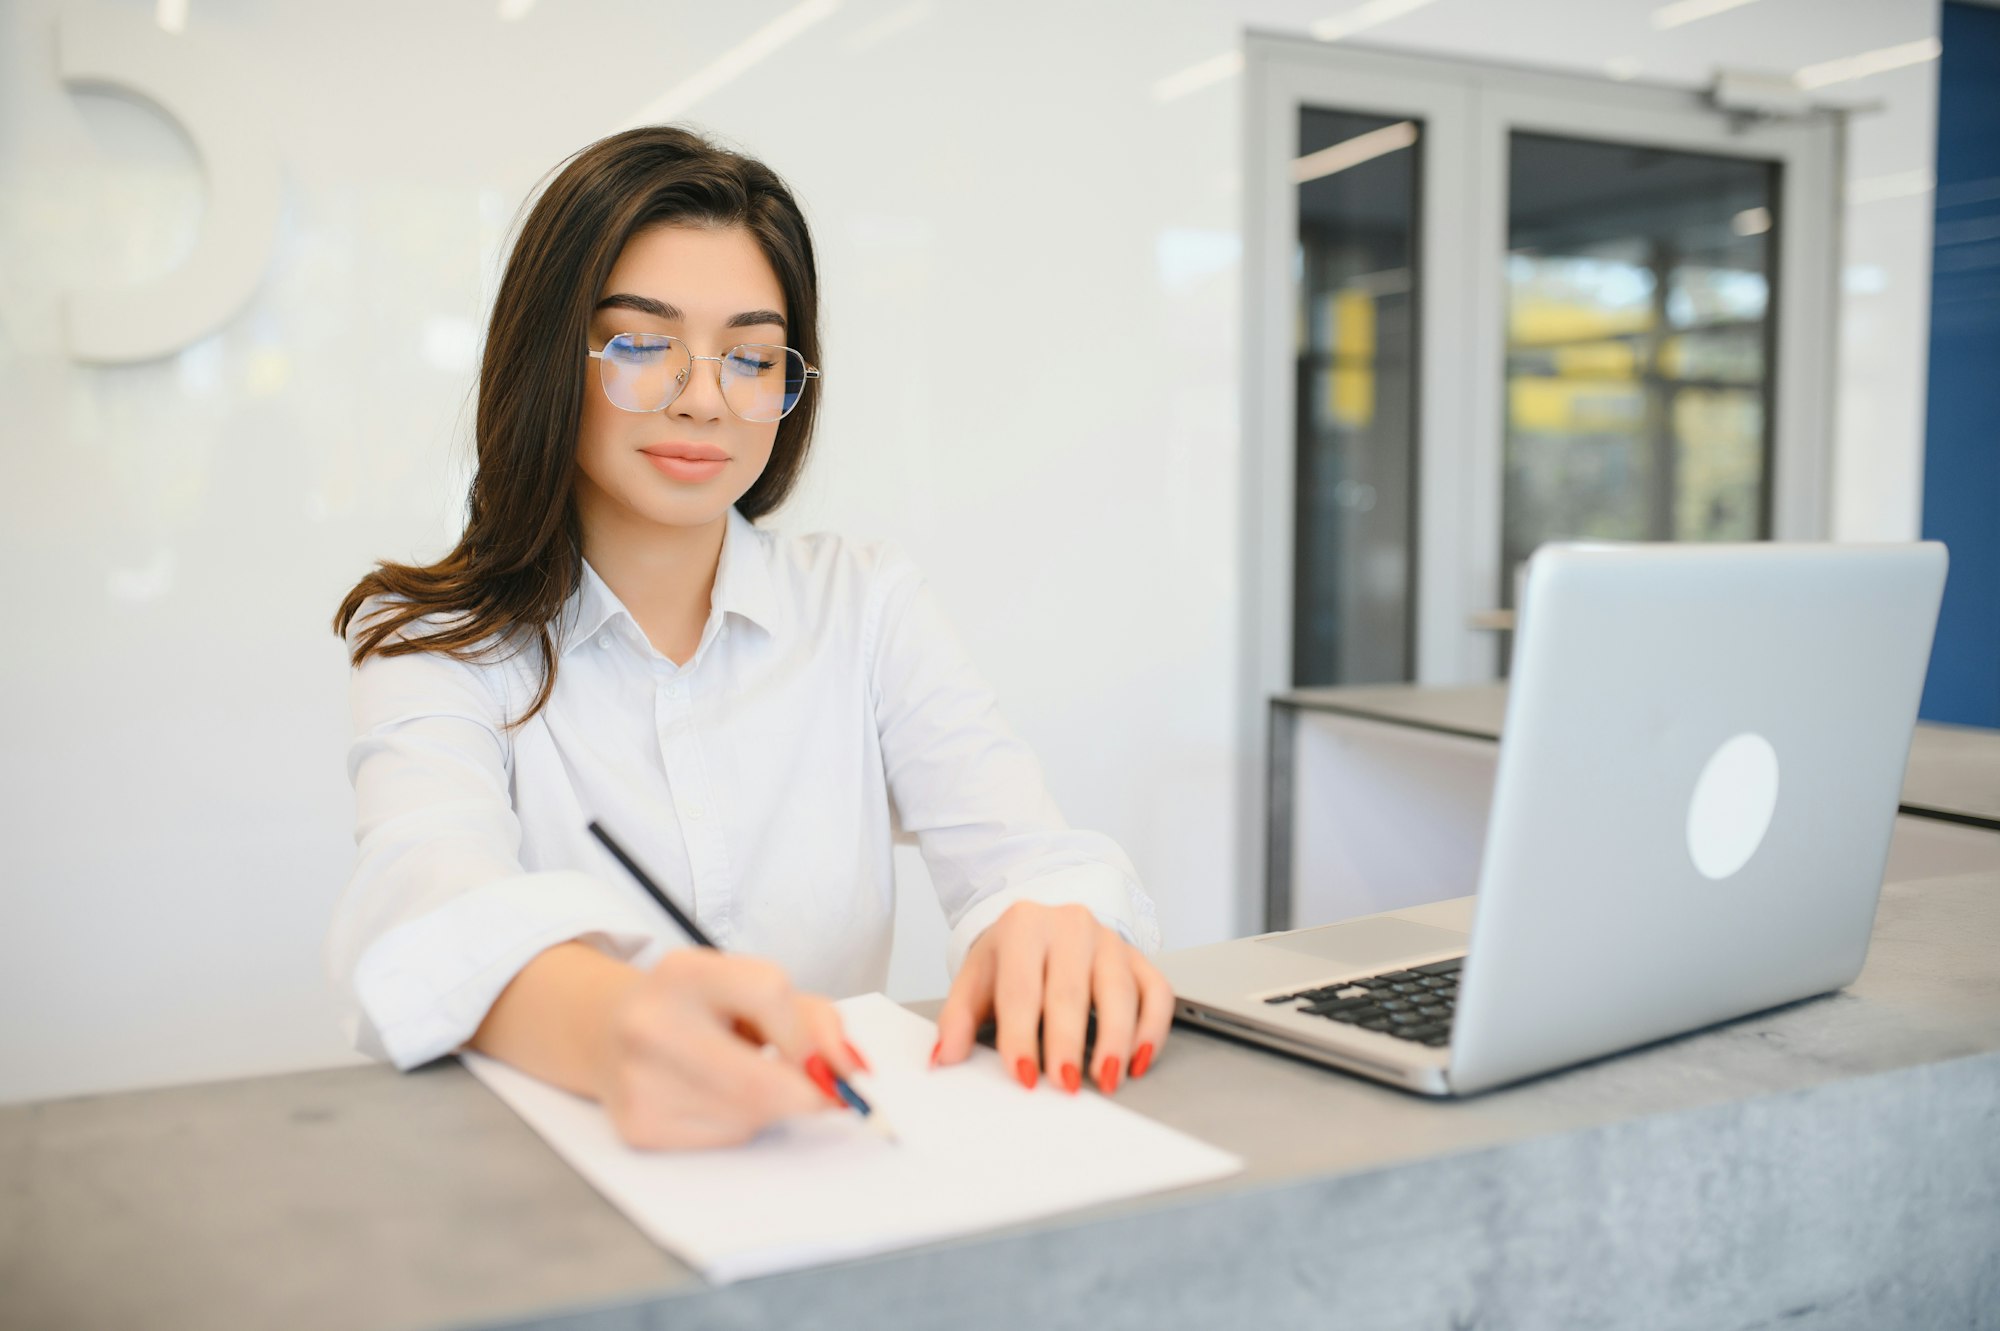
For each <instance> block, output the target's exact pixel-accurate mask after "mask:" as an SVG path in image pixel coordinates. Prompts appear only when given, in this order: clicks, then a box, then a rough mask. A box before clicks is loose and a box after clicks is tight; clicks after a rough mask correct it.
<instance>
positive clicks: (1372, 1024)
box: [1356, 1017, 1389, 1031]
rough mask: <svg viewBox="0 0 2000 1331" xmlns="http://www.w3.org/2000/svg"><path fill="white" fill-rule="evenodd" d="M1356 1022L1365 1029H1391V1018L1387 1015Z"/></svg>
mask: <svg viewBox="0 0 2000 1331" xmlns="http://www.w3.org/2000/svg"><path fill="white" fill-rule="evenodd" d="M1356 1024H1357V1025H1359V1026H1360V1027H1361V1028H1362V1029H1363V1030H1369V1031H1386V1030H1388V1029H1389V1019H1388V1018H1387V1017H1370V1018H1368V1019H1367V1020H1366V1021H1362V1022H1358V1023H1356Z"/></svg>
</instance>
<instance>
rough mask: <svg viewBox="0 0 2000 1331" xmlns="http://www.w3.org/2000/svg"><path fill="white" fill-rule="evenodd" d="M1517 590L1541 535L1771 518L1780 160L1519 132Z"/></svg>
mask: <svg viewBox="0 0 2000 1331" xmlns="http://www.w3.org/2000/svg"><path fill="white" fill-rule="evenodd" d="M1508 168H1509V170H1508V218H1507V221H1508V242H1507V248H1508V254H1507V265H1506V299H1507V306H1506V309H1507V314H1506V394H1505V405H1504V411H1505V416H1506V420H1505V432H1504V444H1503V456H1504V469H1503V477H1502V486H1503V497H1502V511H1501V531H1502V543H1503V550H1502V560H1501V565H1500V567H1501V570H1502V573H1503V585H1502V586H1501V587H1500V588H1499V589H1498V590H1499V593H1500V596H1501V597H1502V599H1503V603H1504V604H1506V605H1509V606H1511V605H1512V604H1513V597H1514V591H1515V574H1516V571H1517V570H1518V568H1519V565H1520V563H1521V562H1522V561H1523V560H1525V559H1526V558H1527V557H1528V555H1529V554H1530V553H1532V552H1533V550H1534V548H1535V546H1537V545H1538V544H1540V543H1541V542H1543V541H1545V540H1551V539H1573V538H1596V539H1605V540H1649V541H1669V540H1671V541H1723V540H1755V539H1760V538H1763V537H1766V536H1768V535H1769V534H1770V529H1771V520H1770V508H1771V475H1770V471H1771V467H1770V458H1771V438H1772V411H1771V402H1772V374H1771V362H1772V356H1771V347H1772V340H1771V339H1772V335H1773V321H1772V318H1771V310H1772V309H1773V308H1774V293H1773V291H1772V282H1773V276H1772V275H1773V273H1774V272H1775V271H1776V262H1775V258H1776V256H1775V254H1774V250H1775V246H1774V244H1773V243H1772V242H1773V241H1774V239H1775V237H1776V235H1777V231H1776V229H1775V225H1776V218H1775V216H1774V211H1775V209H1776V207H1777V199H1778V194H1779V191H1778V172H1779V167H1778V165H1777V164H1776V163H1773V162H1765V161H1757V160H1752V159H1746V158H1739V157H1723V156H1713V155H1707V154H1702V153H1693V152H1681V151H1675V150H1670V149H1664V148H1657V147H1640V146H1633V145H1629V144H1617V143H1605V142H1597V141H1592V140H1585V139H1573V138H1562V137H1557V136H1553V135H1547V134H1532V133H1522V132H1515V133H1513V134H1512V135H1511V136H1510V155H1509V163H1508Z"/></svg>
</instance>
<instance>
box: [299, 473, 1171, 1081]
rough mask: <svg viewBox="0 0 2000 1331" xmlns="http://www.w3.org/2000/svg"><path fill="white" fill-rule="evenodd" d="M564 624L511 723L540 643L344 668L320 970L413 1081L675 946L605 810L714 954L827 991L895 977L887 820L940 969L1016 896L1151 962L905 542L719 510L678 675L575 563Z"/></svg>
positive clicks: (1095, 848) (1139, 914) (1106, 859)
mask: <svg viewBox="0 0 2000 1331" xmlns="http://www.w3.org/2000/svg"><path fill="white" fill-rule="evenodd" d="M372 608H374V607H372V606H367V607H364V608H363V611H362V615H361V616H357V619H356V623H357V626H358V625H360V624H362V623H365V620H366V616H367V615H368V613H369V611H370V610H371V609H372ZM551 630H552V633H553V635H554V640H555V643H556V648H557V651H558V653H559V657H558V667H559V668H558V670H557V673H556V684H555V689H554V692H553V694H552V695H551V696H550V698H549V701H548V704H547V705H546V706H545V707H543V709H542V710H541V711H540V712H539V713H537V714H536V715H535V717H534V718H533V719H532V720H530V721H528V722H527V723H526V724H525V725H522V726H519V727H517V728H515V729H512V730H510V729H508V728H507V723H508V722H509V721H511V720H513V719H515V718H518V717H519V716H520V715H521V714H522V713H523V712H525V711H526V710H527V708H528V705H529V704H530V702H531V701H532V700H533V698H534V696H535V690H536V688H537V687H538V685H539V682H540V675H539V669H538V667H539V665H540V654H539V652H538V651H536V650H535V649H534V648H533V647H530V648H529V650H527V651H526V652H522V653H519V654H517V655H515V656H513V657H512V658H511V659H494V660H491V661H487V662H482V663H477V664H474V663H468V662H463V661H458V660H454V659H452V658H451V657H448V656H445V655H442V654H439V653H433V652H420V653H414V654H411V655H407V656H394V657H383V656H374V657H371V658H369V660H368V661H366V662H365V663H363V664H362V665H361V666H360V667H359V668H357V669H356V670H355V671H354V672H353V675H352V688H351V694H352V702H353V708H354V729H355V738H354V741H353V743H352V745H351V746H350V747H349V749H348V764H347V765H348V774H349V777H350V778H351V779H352V781H353V783H354V795H355V805H356V824H357V826H356V833H355V839H356V842H357V845H358V848H359V853H358V856H357V859H356V863H355V867H354V873H353V876H352V877H351V878H350V879H349V881H348V884H347V888H346V890H345V892H344V893H343V894H342V896H341V898H340V902H339V905H338V906H337V908H336V909H335V912H334V918H333V923H332V928H331V930H330V934H329V937H328V941H327V964H328V969H329V973H330V974H331V976H332V978H333V980H334V983H335V985H336V988H337V989H338V991H339V992H340V993H341V994H342V995H343V997H344V998H345V999H346V1000H347V1002H346V1007H347V1015H346V1019H345V1021H346V1026H347V1030H348V1034H349V1037H350V1038H351V1039H353V1040H354V1041H355V1043H356V1045H357V1047H359V1048H360V1049H362V1050H363V1051H364V1052H367V1053H370V1054H372V1055H374V1056H375V1057H378V1058H384V1059H387V1060H389V1061H391V1062H393V1063H394V1064H396V1066H398V1067H401V1068H409V1067H414V1066H416V1065H418V1064H420V1063H424V1062H427V1061H429V1060H430V1059H433V1058H436V1057H438V1056H440V1055H443V1054H446V1053H449V1052H451V1051H452V1050H454V1049H456V1048H458V1047H459V1046H460V1045H462V1044H463V1043H464V1042H465V1041H466V1040H467V1039H468V1038H469V1037H470V1036H471V1035H472V1033H473V1032H474V1031H475V1030H476V1029H477V1028H478V1026H479V1023H480V1021H481V1020H482V1019H483V1018H484V1017H485V1015H486V1011H487V1009H488V1008H489V1007H490V1006H491V1005H492V1003H493V1000H494V999H495V998H496V997H498V996H499V994H500V991H501V990H502V989H504V988H505V987H506V986H507V984H508V982H509V981H510V980H512V979H513V977H514V976H515V974H517V973H518V972H519V971H520V969H521V968H522V967H523V966H525V965H526V964H527V963H528V962H529V961H530V960H531V959H533V958H534V957H535V956H536V955H537V954H538V953H540V952H542V951H543V950H544V949H546V948H549V947H551V946H553V945H555V944H557V943H560V942H563V941H566V940H569V939H578V938H580V939H584V940H585V941H588V942H590V943H592V944H594V945H596V946H598V947H600V948H602V949H603V950H605V951H607V952H609V953H611V954H612V955H614V956H618V957H620V958H623V959H626V960H629V961H631V962H633V963H634V964H635V965H639V966H647V965H650V964H651V963H652V962H653V961H655V960H657V959H658V957H659V956H660V955H661V954H663V953H664V952H665V951H666V950H667V949H668V948H671V947H679V946H685V945H687V940H686V939H684V938H683V937H682V936H681V935H680V932H679V930H678V929H677V928H675V926H674V925H673V924H672V923H671V922H670V921H669V920H668V919H667V917H666V916H665V914H664V913H663V912H662V911H661V910H660V909H659V907H658V905H657V904H655V903H654V902H653V901H652V899H651V898H650V897H648V896H647V895H646V894H645V891H644V889H642V888H640V887H639V886H638V885H637V884H635V883H634V882H632V881H631V879H630V877H629V876H628V875H627V874H626V873H625V871H624V870H623V869H622V868H621V867H620V866H619V865H618V863H617V862H616V861H615V860H613V859H612V858H611V856H610V855H609V854H608V853H607V852H606V851H605V850H604V848H603V847H601V846H600V845H598V843H597V842H596V840H595V839H594V838H592V837H591V836H590V834H589V832H588V831H587V830H586V823H587V822H588V821H589V820H590V819H591V818H596V819H598V820H599V821H601V822H602V823H603V824H604V825H605V827H606V828H607V829H608V830H609V831H610V832H611V833H612V834H613V835H614V836H616V837H617V838H618V839H619V841H620V843H621V844H623V845H624V846H625V848H626V850H627V851H628V852H629V853H630V854H631V855H632V856H633V857H634V858H635V859H636V860H637V861H638V862H639V863H640V864H641V865H643V866H645V868H646V869H647V871H648V872H649V873H650V874H651V875H652V877H653V879H654V881H655V882H657V883H659V884H660V885H661V886H662V887H663V888H665V889H666V891H667V892H668V894H669V895H670V896H672V897H673V898H674V900H675V901H676V903H677V904H678V905H680V907H681V908H682V909H683V910H685V911H688V912H689V913H690V914H692V915H693V916H694V918H695V920H696V922H697V923H699V924H700V925H701V927H702V928H703V929H704V930H705V931H707V933H708V934H709V935H710V937H712V938H713V939H714V940H715V941H716V943H717V944H718V945H720V946H721V947H722V948H724V949H726V950H728V951H732V952H746V953H754V954H757V955H759V956H763V957H768V958H770V959H772V960H775V961H777V962H778V963H780V964H781V965H783V966H784V967H785V969H786V970H787V971H788V972H789V973H790V975H791V976H792V978H793V981H794V983H796V984H797V985H798V986H799V987H800V988H802V989H807V990H811V991H814V992H818V993H823V994H827V995H830V996H833V997H840V996H844V995H848V994H855V993H865V992H869V991H871V990H877V989H880V988H881V987H882V986H883V983H884V982H885V979H886V977H887V974H888V965H889V943H890V938H891V934H892V931H893V925H894V918H895V889H894V880H893V877H892V872H891V861H890V844H891V839H892V836H893V834H894V830H895V826H896V825H897V824H900V826H901V827H902V828H903V829H904V830H906V831H907V832H909V833H912V834H914V835H915V837H916V839H917V844H918V847H919V848H920V850H921V851H922V854H923V857H924V861H925V863H926V865H927V866H928V867H929V869H930V873H931V877H932V879H933V881H934V882H935V884H936V887H937V893H938V898H939V901H940V904H942V906H943V907H944V912H945V916H946V918H947V920H948V921H949V922H950V925H951V930H952V933H951V946H950V953H951V955H950V957H949V963H950V965H951V967H952V969H953V970H954V971H956V969H957V967H958V965H959V963H960V962H961V961H962V960H963V959H964V956H965V951H966V949H967V948H968V947H970V946H971V943H972V941H973V939H975V938H976V937H978V935H979V934H980V932H981V931H982V930H984V929H985V928H986V927H987V926H988V925H990V924H992V923H993V922H994V921H995V920H996V919H998V918H999V917H1000V915H1001V913H1002V912H1003V911H1005V910H1006V909H1007V907H1009V906H1010V905H1012V904H1014V903H1015V902H1017V901H1024V900H1027V901H1040V902H1046V903H1051V904H1054V903H1067V902H1076V903H1080V904H1082V905H1084V906H1087V907H1088V908H1090V910H1091V911H1092V912H1093V913H1094V914H1095V915H1096V916H1097V917H1098V918H1099V919H1100V920H1102V921H1103V922H1104V923H1105V924H1107V925H1109V926H1111V927H1112V928H1115V929H1117V930H1118V931H1119V932H1120V933H1121V934H1123V935H1124V936H1125V937H1126V938H1127V939H1128V940H1129V941H1131V942H1133V943H1135V944H1137V945H1138V946H1139V947H1141V948H1142V949H1144V950H1145V951H1147V952H1152V951H1155V950H1157V948H1158V946H1159V929H1158V926H1157V924H1156V923H1155V920H1154V915H1153V907H1152V903H1151V901H1150V900H1149V899H1148V898H1147V896H1146V894H1145V892H1144V891H1143V890H1142V889H1141V887H1140V885H1139V881H1138V877H1137V875H1136V874H1135V873H1134V872H1133V869H1132V865H1131V863H1130V861H1129V860H1127V858H1126V856H1125V855H1124V853H1123V852H1122V851H1121V850H1120V849H1119V848H1118V846H1117V845H1116V844H1115V843H1114V842H1112V841H1111V840H1110V839H1109V838H1108V837H1105V836H1102V835H1100V834H1098V833H1094V832H1085V831H1078V830H1074V829H1072V828H1070V827H1068V826H1067V825H1066V824H1065V823H1064V821H1063V819H1062V816H1061V814H1060V813H1058V812H1057V810H1056V807H1055V804H1054V802H1053V801H1052V800H1051V799H1050V798H1049V795H1048V792H1047V790H1046V789H1045V787H1044V785H1043V782H1042V776H1041V771H1040V769H1039V767H1038V766H1037V764H1036V762H1035V759H1034V755H1033V754H1032V753H1030V752H1029V750H1028V748H1027V746H1026V745H1025V744H1024V743H1022V741H1021V740H1020V739H1019V738H1018V737H1017V736H1016V735H1015V734H1014V733H1013V732H1012V731H1011V730H1010V729H1008V727H1007V725H1006V723H1005V722H1003V721H1002V720H1001V717H1000V713H999V710H998V708H997V707H996V706H995V703H994V697H993V693H992V691H991V690H990V689H989V688H988V687H987V685H986V684H985V682H984V681H983V680H982V679H981V678H980V676H979V675H978V673H977V672H976V671H975V670H974V669H973V668H972V666H971V664H970V662H968V660H967V659H966V656H965V653H964V651H963V649H962V648H961V647H960V646H959V644H958V641H957V640H956V638H955V637H954V636H953V634H952V633H951V631H950V629H949V628H948V627H947V625H946V623H945V621H944V619H943V617H942V615H941V614H940V612H939V609H938V606H937V604H936V602H935V599H934V598H933V596H932V595H931V593H930V592H929V590H928V589H927V588H926V587H925V585H924V583H923V580H922V579H921V577H920V576H919V575H918V573H917V571H916V569H915V567H914V566H913V565H912V564H911V563H910V561H909V560H908V559H907V558H906V557H905V556H903V555H902V554H901V553H900V552H898V551H896V550H895V549H894V548H893V547H889V546H884V545H871V544H863V543H858V542H851V541H846V540H842V539H840V538H838V537H833V536H825V535H815V536H799V537H792V536H783V535H778V534H775V533H772V532H767V531H763V530H761V529H759V528H757V527H754V526H752V525H751V523H750V522H749V521H748V520H747V519H745V518H744V517H742V515H740V514H739V513H737V512H736V511H735V510H734V509H731V510H730V513H729V521H728V528H727V531H726V533H725V535H724V538H723V544H722V556H721V561H720V564H719V566H718V568H717V571H716V578H715V588H714V591H713V593H712V594H711V597H710V612H709V617H708V622H707V624H706V625H705V626H704V628H703V630H702V635H701V642H700V645H699V646H698V647H697V648H696V649H695V653H694V655H693V656H692V657H691V658H690V659H689V660H688V662H687V664H686V665H684V666H676V665H675V664H674V663H673V662H672V661H670V660H668V659H667V658H666V657H665V656H663V655H661V654H660V653H659V652H658V651H656V650H655V649H654V648H653V646H652V644H651V643H650V642H648V641H647V639H646V636H645V634H644V632H642V631H641V629H640V628H639V625H638V624H637V622H636V621H634V620H633V618H632V615H631V613H630V612H629V611H627V610H626V609H625V607H624V606H623V605H622V604H621V603H620V602H619V600H618V598H617V597H616V596H615V595H613V594H612V592H611V589H610V588H609V587H607V586H606V585H605V583H604V581H603V579H601V578H600V577H598V575H597V573H596V571H595V570H594V569H592V568H591V567H590V566H589V565H588V564H587V563H586V564H585V565H584V568H583V582H582V585H581V586H580V587H579V588H578V590H577V592H576V594H575V595H573V596H572V597H571V598H570V600H569V602H568V603H567V604H566V605H565V606H564V608H563V612H562V614H561V616H560V617H559V618H558V620H557V621H556V623H555V624H553V625H552V626H551Z"/></svg>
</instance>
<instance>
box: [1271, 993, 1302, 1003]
mask: <svg viewBox="0 0 2000 1331" xmlns="http://www.w3.org/2000/svg"><path fill="white" fill-rule="evenodd" d="M1300 996H1301V995H1298V994H1279V995H1278V996H1277V997H1276V998H1267V999H1265V1000H1264V1001H1265V1002H1266V1003H1289V1002H1291V1001H1292V1000H1293V999H1294V998H1298V997H1300Z"/></svg>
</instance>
